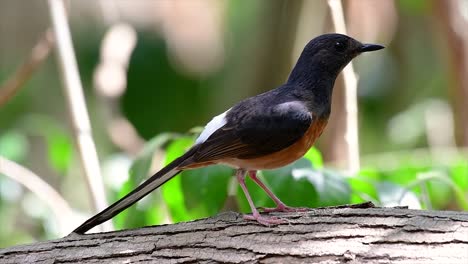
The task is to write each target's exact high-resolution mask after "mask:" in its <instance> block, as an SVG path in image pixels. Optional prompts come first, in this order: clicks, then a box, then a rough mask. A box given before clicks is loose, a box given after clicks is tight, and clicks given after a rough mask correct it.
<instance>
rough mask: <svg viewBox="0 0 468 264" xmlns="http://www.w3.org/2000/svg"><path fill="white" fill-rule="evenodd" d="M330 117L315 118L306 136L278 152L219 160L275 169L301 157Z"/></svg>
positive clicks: (239, 164) (247, 167) (257, 167)
mask: <svg viewBox="0 0 468 264" xmlns="http://www.w3.org/2000/svg"><path fill="white" fill-rule="evenodd" d="M327 122H328V119H326V118H323V119H320V118H318V119H315V120H314V121H313V122H312V124H311V125H310V127H309V129H307V131H306V133H305V134H304V136H303V137H302V138H301V139H299V140H298V141H297V142H296V143H294V144H292V145H291V146H289V147H287V148H285V149H283V150H280V151H278V152H275V153H272V154H269V155H266V156H263V157H259V158H254V159H237V158H229V159H223V160H220V161H218V162H217V163H223V164H226V165H229V166H232V167H235V168H243V169H249V170H261V169H275V168H279V167H282V166H285V165H288V164H289V163H291V162H293V161H295V160H297V159H299V158H301V157H302V156H304V154H305V153H306V152H307V151H308V150H309V149H310V147H312V145H313V144H314V142H315V140H316V139H317V138H318V137H319V136H320V135H321V134H322V132H323V129H324V128H325V126H326V125H327Z"/></svg>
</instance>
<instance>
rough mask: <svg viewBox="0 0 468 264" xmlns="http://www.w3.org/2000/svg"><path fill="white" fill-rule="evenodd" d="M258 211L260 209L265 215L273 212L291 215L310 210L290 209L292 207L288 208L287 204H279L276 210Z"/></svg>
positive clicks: (301, 208) (264, 209) (262, 209)
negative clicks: (290, 213) (291, 213)
mask: <svg viewBox="0 0 468 264" xmlns="http://www.w3.org/2000/svg"><path fill="white" fill-rule="evenodd" d="M258 209H260V210H261V211H262V212H264V213H272V212H286V213H289V212H305V211H307V210H309V209H308V208H304V207H290V206H287V205H285V204H279V205H278V206H276V207H275V208H265V207H260V208H258Z"/></svg>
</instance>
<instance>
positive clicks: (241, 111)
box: [194, 102, 313, 162]
mask: <svg viewBox="0 0 468 264" xmlns="http://www.w3.org/2000/svg"><path fill="white" fill-rule="evenodd" d="M252 109H255V110H254V111H253V110H252ZM226 119H227V123H226V125H224V126H223V127H221V128H220V129H218V130H217V131H215V132H214V133H213V134H212V135H211V136H210V137H209V138H208V139H207V140H206V141H205V142H203V143H202V144H201V145H200V146H199V149H198V151H197V152H196V153H195V154H194V158H195V161H197V162H199V161H210V160H218V159H223V158H240V159H250V158H256V157H260V156H263V155H267V154H270V153H274V152H277V151H280V150H282V149H284V148H286V147H288V146H290V145H292V144H293V143H295V142H296V141H297V140H299V139H300V138H301V137H302V136H303V135H304V133H305V132H306V131H307V129H309V127H310V125H311V123H312V121H313V120H312V115H311V113H310V112H309V111H307V108H306V107H305V106H303V105H302V103H300V102H290V103H283V104H280V105H275V106H271V107H251V108H250V109H249V107H245V106H244V107H243V106H242V105H241V106H239V107H237V108H233V109H232V110H231V111H230V112H229V113H228V114H227V116H226Z"/></svg>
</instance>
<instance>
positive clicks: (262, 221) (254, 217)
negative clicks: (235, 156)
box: [236, 169, 284, 226]
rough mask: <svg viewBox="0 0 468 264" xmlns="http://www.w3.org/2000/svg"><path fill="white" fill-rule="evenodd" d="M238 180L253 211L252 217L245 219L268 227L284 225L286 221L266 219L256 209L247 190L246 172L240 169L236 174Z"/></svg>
mask: <svg viewBox="0 0 468 264" xmlns="http://www.w3.org/2000/svg"><path fill="white" fill-rule="evenodd" d="M236 178H237V181H239V184H240V186H241V188H242V191H244V194H245V197H246V198H247V201H248V202H249V205H250V209H251V210H252V215H244V219H246V220H255V221H257V222H259V223H260V224H262V225H267V226H268V225H277V224H281V223H284V221H283V220H281V219H278V218H275V217H264V216H261V215H260V213H259V212H258V210H257V208H256V207H255V204H254V203H253V201H252V197H250V193H249V190H248V189H247V186H246V185H245V170H243V169H238V170H237V172H236Z"/></svg>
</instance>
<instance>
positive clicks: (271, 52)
mask: <svg viewBox="0 0 468 264" xmlns="http://www.w3.org/2000/svg"><path fill="white" fill-rule="evenodd" d="M66 3H67V10H68V16H69V23H70V30H71V34H72V38H73V44H74V48H75V54H76V57H77V62H78V67H79V73H80V76H81V80H82V83H83V88H84V94H85V99H86V105H87V108H88V112H89V115H90V121H91V126H92V136H93V139H94V142H95V144H96V148H97V152H98V157H99V161H100V167H101V172H102V175H103V181H104V185H105V192H106V197H107V201H108V202H109V203H110V202H113V201H115V200H116V199H118V198H119V197H122V196H123V195H125V194H126V193H127V192H129V191H130V190H131V189H132V188H134V187H135V186H137V185H138V184H139V183H140V182H141V181H142V180H143V179H145V178H146V177H147V176H148V175H150V174H151V173H152V172H155V171H156V170H158V169H159V168H161V167H162V166H163V165H164V164H165V163H168V162H169V161H170V160H172V159H174V158H176V157H177V155H180V154H182V153H183V152H184V151H185V150H186V149H187V148H188V147H189V146H190V145H191V144H192V143H193V141H194V139H195V138H196V136H197V134H198V133H199V132H200V131H201V128H200V127H202V126H203V125H204V124H206V123H207V122H208V121H209V119H210V118H211V117H212V116H214V115H217V114H219V113H221V112H223V111H225V110H226V109H228V108H229V107H231V105H233V104H234V103H236V102H238V101H239V100H241V99H243V98H246V97H248V96H252V95H256V94H258V93H261V92H264V91H267V90H270V89H272V88H274V87H276V86H279V85H281V84H282V83H283V82H284V81H285V80H286V79H287V77H288V74H289V71H290V70H291V68H292V67H293V66H294V63H295V61H296V59H297V58H298V56H299V54H300V52H301V51H302V48H303V47H304V45H305V44H306V43H307V42H308V41H309V40H310V39H312V38H313V37H315V36H317V35H319V34H322V33H327V32H333V31H334V27H333V22H332V16H331V14H330V8H329V6H328V4H327V1H312V0H303V1H299V0H295V1H287V0H261V1H233V0H190V1H188V0H186V1H184V0H180V1H178V0H177V1H163V0H161V1H152V0H135V1H124V0H100V1H95V0H81V1H69V2H66ZM343 10H344V16H345V22H346V27H347V30H348V34H349V35H351V36H353V37H354V38H356V39H358V40H360V41H362V42H368V43H379V44H383V45H385V46H386V47H387V48H386V49H384V50H382V51H379V52H375V53H371V54H365V55H362V56H360V57H359V58H357V59H356V60H354V69H355V72H356V73H357V75H358V76H359V81H358V106H359V112H358V113H359V141H360V142H359V149H360V157H361V167H360V170H359V171H358V172H355V173H352V174H349V173H345V170H344V168H345V167H346V165H345V164H346V160H347V158H348V157H346V155H345V153H346V152H345V151H344V148H346V142H345V140H344V134H343V131H344V128H343V126H344V123H345V120H343V119H344V114H343V113H344V111H345V110H344V85H343V81H342V80H341V77H340V79H339V80H338V81H337V82H336V86H335V91H334V99H333V110H332V115H331V121H330V123H329V126H328V127H327V128H326V129H325V131H324V133H323V135H322V137H321V139H320V140H319V141H318V143H317V144H316V147H315V148H313V149H312V150H311V151H310V152H309V153H308V154H307V155H306V157H305V158H304V159H302V160H299V161H298V162H296V163H294V164H292V165H290V166H288V167H285V168H282V169H278V170H273V171H265V172H263V174H262V177H263V178H264V180H265V181H266V182H267V183H268V185H269V186H271V187H272V188H273V190H274V191H275V192H276V193H277V194H278V196H279V197H280V198H281V199H282V200H283V201H285V202H286V203H288V204H289V205H293V206H310V207H318V206H327V205H338V204H346V203H357V202H363V201H369V200H370V201H373V202H374V203H376V204H377V205H379V206H396V205H404V206H409V207H410V208H414V209H437V210H468V202H467V199H468V198H467V197H468V152H467V148H466V147H467V145H468V104H467V103H466V100H467V98H468V77H467V76H468V69H467V67H468V31H467V30H466V28H468V1H466V0H449V1H444V0H431V1H426V0H412V1H404V0H400V1H391V0H379V1H375V0H360V1H345V2H344V6H343ZM50 25H51V22H50V14H49V9H48V4H47V1H45V0H40V1H27V2H26V1H14V0H6V1H0V157H1V158H2V160H0V219H1V220H0V221H1V224H0V247H8V246H12V245H16V244H22V243H30V242H34V241H38V240H45V239H52V238H57V237H60V236H63V235H66V234H67V233H69V232H70V231H71V230H72V229H73V228H75V227H76V226H77V225H78V224H80V223H81V222H82V221H84V220H85V219H86V218H87V217H90V216H91V215H92V214H93V212H94V209H93V208H94V206H93V201H92V199H91V198H90V197H91V195H90V189H89V188H87V184H86V180H85V177H84V176H83V174H84V172H83V169H82V165H81V160H80V154H79V153H78V151H77V148H76V141H75V137H74V133H73V127H74V125H73V123H72V122H71V118H70V114H69V102H68V101H67V99H66V96H65V92H64V89H63V84H62V77H61V71H60V68H59V65H58V61H57V52H55V50H54V48H55V45H56V44H57V43H55V44H54V42H53V41H51V39H50V37H49V38H44V36H47V35H46V31H47V30H48V29H50V28H51V26H50ZM38 45H39V46H38ZM34 47H35V49H36V53H38V54H40V55H41V54H42V55H41V56H42V58H41V59H39V60H38V61H37V62H34V63H35V65H36V67H34V68H35V69H34V70H33V71H32V74H31V78H27V80H24V81H25V83H24V84H22V85H17V86H18V87H20V88H18V89H16V90H15V92H14V93H9V89H11V83H12V82H11V79H12V78H13V79H14V77H12V76H14V75H15V74H16V73H15V72H17V69H18V68H20V67H21V65H22V64H23V63H25V62H26V64H27V61H28V60H29V59H30V56H31V55H30V54H31V50H33V48H34ZM49 51H50V54H49V53H48V52H49ZM33 53H34V52H33ZM39 57H40V56H39ZM34 63H33V64H34ZM13 83H14V81H13ZM13 86H14V85H13ZM16 165H17V166H19V167H15V166H16ZM12 166H13V167H15V168H23V169H24V168H27V169H28V170H30V172H32V173H34V174H35V175H36V176H38V178H34V177H32V176H31V175H30V174H31V173H29V172H28V171H27V172H25V171H23V170H21V169H17V170H13V169H11V168H12ZM231 175H233V170H232V169H229V168H226V167H222V166H214V167H210V168H206V169H201V170H196V171H189V172H186V173H183V174H181V175H179V176H177V177H176V178H175V179H173V180H171V181H170V182H169V183H168V184H166V185H164V186H163V187H162V188H161V190H158V191H156V192H154V194H152V195H151V197H148V198H145V199H143V200H142V201H141V202H140V203H138V205H136V206H133V207H132V208H130V209H129V210H127V211H125V212H124V213H122V214H121V215H119V216H118V217H116V218H115V219H114V221H113V224H114V227H115V228H116V229H123V228H131V227H141V226H144V225H154V224H161V223H173V222H179V221H187V220H194V219H198V218H201V217H207V216H212V215H215V214H217V213H218V212H221V211H225V210H239V211H241V212H248V211H249V208H248V205H247V203H246V201H245V198H244V196H243V194H242V192H239V189H238V187H237V185H236V182H235V181H233V178H232V177H231ZM31 177H32V178H31ZM28 184H29V185H33V186H35V187H37V188H31V187H28ZM249 188H250V189H251V190H252V193H253V196H254V201H256V203H257V206H272V205H273V204H272V202H271V201H269V200H268V199H267V197H266V196H265V195H264V194H263V193H262V192H261V191H260V190H259V189H258V188H257V187H256V186H254V185H253V184H251V183H249ZM292 190H294V191H292Z"/></svg>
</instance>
